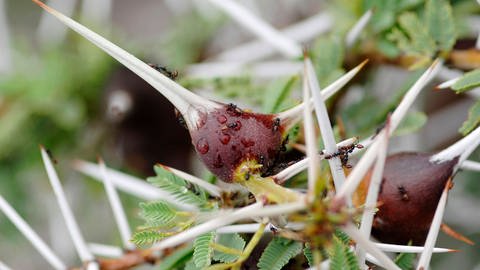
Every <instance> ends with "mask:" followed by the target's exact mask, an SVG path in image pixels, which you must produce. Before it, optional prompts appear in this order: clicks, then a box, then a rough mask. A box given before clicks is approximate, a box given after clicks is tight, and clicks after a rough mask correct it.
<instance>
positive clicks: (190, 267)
mask: <svg viewBox="0 0 480 270" xmlns="http://www.w3.org/2000/svg"><path fill="white" fill-rule="evenodd" d="M183 269H184V270H202V268H199V267H197V266H196V265H195V263H194V261H193V258H191V259H190V260H189V261H188V262H187V263H186V264H185V268H183Z"/></svg>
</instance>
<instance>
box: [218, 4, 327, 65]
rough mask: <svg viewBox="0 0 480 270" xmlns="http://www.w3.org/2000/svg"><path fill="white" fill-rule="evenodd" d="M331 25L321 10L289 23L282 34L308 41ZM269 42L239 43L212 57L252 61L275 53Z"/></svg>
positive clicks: (223, 59)
mask: <svg viewBox="0 0 480 270" xmlns="http://www.w3.org/2000/svg"><path fill="white" fill-rule="evenodd" d="M332 25H333V19H332V18H331V16H330V14H328V13H327V12H322V13H319V14H317V15H314V16H312V17H310V18H307V19H306V20H304V21H301V22H299V23H296V24H294V25H291V26H289V27H287V28H285V29H284V30H282V34H283V35H285V36H286V37H288V38H291V39H292V40H295V41H297V42H306V41H309V40H311V39H313V38H315V37H317V36H319V35H320V34H322V33H325V32H326V31H328V30H329V29H330V28H331V27H332ZM275 52H276V51H275V50H272V46H271V45H270V43H267V42H265V41H263V40H255V41H251V42H247V43H245V44H241V45H239V46H237V47H233V48H230V49H228V50H227V51H224V52H222V53H220V54H218V55H217V56H215V57H214V58H215V59H216V60H218V61H236V62H237V61H238V62H243V63H246V62H253V61H258V60H259V59H264V58H267V57H269V56H271V55H273V54H275Z"/></svg>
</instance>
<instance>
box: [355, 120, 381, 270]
mask: <svg viewBox="0 0 480 270" xmlns="http://www.w3.org/2000/svg"><path fill="white" fill-rule="evenodd" d="M387 122H388V120H387ZM388 125H389V124H388V123H387V126H386V129H387V131H386V132H383V133H382V138H381V139H380V141H379V150H378V154H377V161H376V163H375V166H374V168H373V173H372V176H371V178H370V184H369V186H368V193H367V198H366V199H365V209H364V211H363V214H362V221H361V225H360V231H361V232H362V233H363V235H364V236H365V237H366V238H367V239H369V238H370V233H371V231H372V224H373V216H374V214H375V210H374V209H375V207H376V205H377V198H378V193H379V190H380V185H381V183H382V176H383V168H384V166H385V160H386V158H387V147H388ZM357 254H358V262H359V264H360V265H364V264H365V251H364V250H363V249H362V248H359V249H357Z"/></svg>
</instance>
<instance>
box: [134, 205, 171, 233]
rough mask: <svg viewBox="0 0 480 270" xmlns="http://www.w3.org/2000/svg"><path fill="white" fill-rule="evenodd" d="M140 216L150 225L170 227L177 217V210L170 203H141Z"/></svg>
mask: <svg viewBox="0 0 480 270" xmlns="http://www.w3.org/2000/svg"><path fill="white" fill-rule="evenodd" d="M140 208H141V209H142V212H140V216H141V217H142V218H144V219H145V220H146V222H147V224H148V225H149V226H150V227H170V226H172V225H173V224H172V223H173V221H174V220H175V218H176V217H177V212H176V211H175V209H173V208H172V207H171V206H170V205H169V204H168V203H165V202H161V201H158V202H149V203H140Z"/></svg>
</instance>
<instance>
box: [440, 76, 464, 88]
mask: <svg viewBox="0 0 480 270" xmlns="http://www.w3.org/2000/svg"><path fill="white" fill-rule="evenodd" d="M458 80H460V78H455V79H451V80H448V81H446V82H443V83H441V84H439V85H437V87H436V88H437V89H445V88H450V87H452V85H454V84H455V83H456V82H458Z"/></svg>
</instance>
